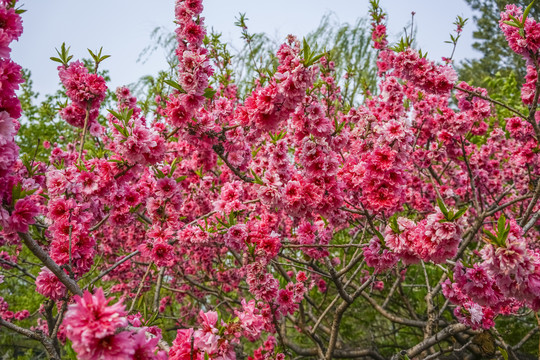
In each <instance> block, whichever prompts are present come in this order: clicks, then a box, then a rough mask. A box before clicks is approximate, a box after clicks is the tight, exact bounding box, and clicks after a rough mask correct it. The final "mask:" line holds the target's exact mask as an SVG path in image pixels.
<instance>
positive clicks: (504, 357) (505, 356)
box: [498, 346, 508, 360]
mask: <svg viewBox="0 0 540 360" xmlns="http://www.w3.org/2000/svg"><path fill="white" fill-rule="evenodd" d="M498 349H499V351H500V353H501V355H502V357H503V359H504V360H508V352H507V351H506V350H505V349H503V348H502V347H500V346H499V347H498Z"/></svg>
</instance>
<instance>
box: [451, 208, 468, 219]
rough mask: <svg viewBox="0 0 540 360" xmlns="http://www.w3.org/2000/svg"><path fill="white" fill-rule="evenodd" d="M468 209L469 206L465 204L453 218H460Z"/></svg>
mask: <svg viewBox="0 0 540 360" xmlns="http://www.w3.org/2000/svg"><path fill="white" fill-rule="evenodd" d="M467 210H468V207H467V206H465V207H462V208H461V209H459V210H458V212H457V213H456V214H455V215H454V217H453V218H452V220H457V219H459V218H460V217H461V216H462V215H463V214H465V213H466V212H467Z"/></svg>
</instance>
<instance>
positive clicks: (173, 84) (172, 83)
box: [163, 80, 186, 94]
mask: <svg viewBox="0 0 540 360" xmlns="http://www.w3.org/2000/svg"><path fill="white" fill-rule="evenodd" d="M163 81H164V82H165V84H167V85H169V86H171V87H173V88H175V89H176V90H178V91H180V92H181V93H184V94H185V93H186V91H185V90H184V89H182V87H181V86H180V84H178V83H177V82H176V81H172V80H163Z"/></svg>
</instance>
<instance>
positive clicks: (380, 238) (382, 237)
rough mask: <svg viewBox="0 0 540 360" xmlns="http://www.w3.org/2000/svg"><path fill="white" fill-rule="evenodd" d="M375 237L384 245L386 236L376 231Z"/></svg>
mask: <svg viewBox="0 0 540 360" xmlns="http://www.w3.org/2000/svg"><path fill="white" fill-rule="evenodd" d="M375 235H377V237H378V238H379V240H381V242H382V243H384V236H383V235H382V234H381V233H380V231H379V230H375Z"/></svg>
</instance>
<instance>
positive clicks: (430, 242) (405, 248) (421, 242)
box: [385, 211, 462, 264]
mask: <svg viewBox="0 0 540 360" xmlns="http://www.w3.org/2000/svg"><path fill="white" fill-rule="evenodd" d="M396 224H397V226H398V228H397V229H392V227H391V226H390V225H387V227H386V229H385V243H386V245H387V246H388V247H389V248H390V249H392V250H393V251H394V252H395V253H396V254H397V255H399V256H400V257H401V259H402V260H403V261H404V262H405V263H411V262H416V261H419V260H423V261H431V262H434V263H438V264H440V263H444V262H445V261H446V260H447V259H450V258H452V257H453V256H454V255H455V254H456V253H457V249H458V246H459V243H460V241H461V227H462V224H461V222H460V221H459V219H458V220H457V221H446V220H445V218H444V215H443V214H442V213H441V212H439V211H438V212H436V213H434V214H430V215H428V216H427V217H426V218H425V219H423V220H421V221H420V222H418V223H415V222H414V221H412V220H409V219H406V218H403V217H399V218H397V220H396ZM395 230H398V231H397V232H396V231H395Z"/></svg>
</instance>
